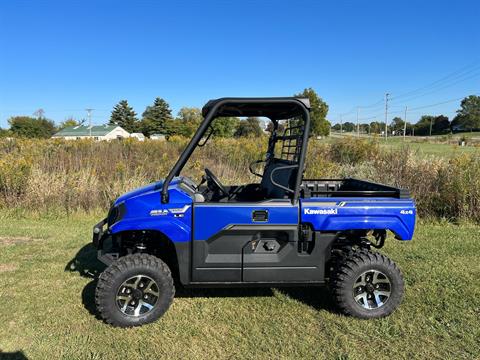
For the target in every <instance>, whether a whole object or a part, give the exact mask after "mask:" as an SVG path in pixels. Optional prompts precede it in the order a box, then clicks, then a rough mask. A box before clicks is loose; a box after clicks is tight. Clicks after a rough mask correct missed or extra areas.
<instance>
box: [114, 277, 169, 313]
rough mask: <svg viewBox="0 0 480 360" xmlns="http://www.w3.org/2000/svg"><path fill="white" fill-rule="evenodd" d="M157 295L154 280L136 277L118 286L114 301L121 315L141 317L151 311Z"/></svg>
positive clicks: (157, 288) (156, 286) (157, 291)
mask: <svg viewBox="0 0 480 360" xmlns="http://www.w3.org/2000/svg"><path fill="white" fill-rule="evenodd" d="M159 295H160V292H159V287H158V285H157V283H156V282H155V280H153V279H152V278H151V277H149V276H146V275H137V276H133V277H131V278H129V279H127V280H126V281H124V282H123V283H122V285H120V287H119V288H118V291H117V296H116V298H115V300H116V303H117V307H118V309H119V310H120V311H121V312H122V313H123V314H125V315H128V316H141V315H145V314H147V313H149V312H150V311H152V310H153V308H154V307H155V305H156V304H157V301H158V297H159Z"/></svg>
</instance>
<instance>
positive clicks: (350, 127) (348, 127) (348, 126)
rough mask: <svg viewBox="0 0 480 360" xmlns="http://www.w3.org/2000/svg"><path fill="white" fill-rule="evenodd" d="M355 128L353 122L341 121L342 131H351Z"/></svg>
mask: <svg viewBox="0 0 480 360" xmlns="http://www.w3.org/2000/svg"><path fill="white" fill-rule="evenodd" d="M354 130H355V124H354V123H352V122H349V121H347V122H344V123H343V131H344V132H353V131H354Z"/></svg>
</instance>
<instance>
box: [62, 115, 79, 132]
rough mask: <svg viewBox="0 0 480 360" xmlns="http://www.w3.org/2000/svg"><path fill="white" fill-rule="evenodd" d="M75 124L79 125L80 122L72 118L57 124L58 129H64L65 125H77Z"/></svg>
mask: <svg viewBox="0 0 480 360" xmlns="http://www.w3.org/2000/svg"><path fill="white" fill-rule="evenodd" d="M77 125H80V123H79V122H78V121H77V120H75V119H74V118H69V119H65V120H64V121H62V122H61V123H60V125H59V126H58V130H62V129H65V128H66V127H70V126H77Z"/></svg>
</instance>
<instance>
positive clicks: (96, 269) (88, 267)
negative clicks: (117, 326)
mask: <svg viewBox="0 0 480 360" xmlns="http://www.w3.org/2000/svg"><path fill="white" fill-rule="evenodd" d="M105 268H106V266H105V265H104V264H103V263H102V262H100V261H99V260H98V259H97V249H95V247H94V246H93V244H87V245H85V246H84V247H82V248H81V249H80V250H79V251H78V252H77V254H76V255H75V256H74V257H73V258H72V260H70V261H69V262H68V263H67V265H66V266H65V271H67V272H77V273H78V274H79V275H80V276H81V277H84V278H87V279H91V281H90V282H89V283H88V284H87V285H85V287H84V288H83V291H82V304H83V306H84V307H85V309H87V310H88V312H89V313H90V314H92V315H93V316H95V317H97V318H98V317H99V315H98V312H97V310H96V307H95V288H96V287H97V282H98V277H99V276H100V274H101V273H102V271H103V270H105Z"/></svg>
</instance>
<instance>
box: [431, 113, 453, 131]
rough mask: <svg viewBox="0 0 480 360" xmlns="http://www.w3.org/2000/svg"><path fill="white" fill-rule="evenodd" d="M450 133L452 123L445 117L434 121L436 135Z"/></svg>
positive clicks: (433, 127)
mask: <svg viewBox="0 0 480 360" xmlns="http://www.w3.org/2000/svg"><path fill="white" fill-rule="evenodd" d="M449 131H450V121H449V120H448V117H446V116H444V115H439V116H436V117H435V119H434V121H433V126H432V133H433V134H435V135H439V134H445V133H447V132H449Z"/></svg>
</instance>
